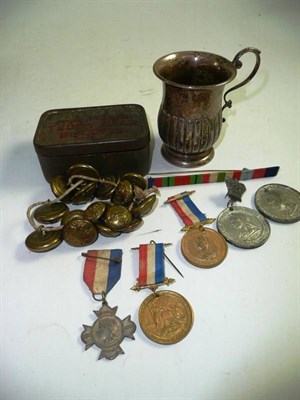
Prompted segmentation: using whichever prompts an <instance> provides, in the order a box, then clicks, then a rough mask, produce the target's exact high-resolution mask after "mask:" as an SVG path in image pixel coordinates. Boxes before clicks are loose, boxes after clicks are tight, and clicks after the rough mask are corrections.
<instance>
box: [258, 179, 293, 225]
mask: <svg viewBox="0 0 300 400" xmlns="http://www.w3.org/2000/svg"><path fill="white" fill-rule="evenodd" d="M254 203H255V207H256V208H257V210H258V211H259V212H260V213H261V214H263V215H264V216H265V217H266V218H268V219H270V220H271V221H274V222H279V223H282V224H291V223H294V222H297V221H300V193H299V192H298V191H297V190H295V189H293V188H291V187H289V186H286V185H281V184H276V183H273V184H269V185H264V186H262V187H261V188H259V189H258V190H257V192H256V193H255V197H254Z"/></svg>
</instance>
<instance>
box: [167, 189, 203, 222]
mask: <svg viewBox="0 0 300 400" xmlns="http://www.w3.org/2000/svg"><path fill="white" fill-rule="evenodd" d="M185 193H188V192H182V193H180V195H183V196H184V194H185ZM174 197H176V196H171V197H168V202H169V203H170V205H171V206H172V207H173V208H174V210H175V211H176V213H177V214H178V216H179V217H180V218H181V219H182V221H183V222H184V224H185V225H193V224H196V223H197V222H200V221H204V220H205V219H206V215H205V214H203V213H202V212H201V211H200V210H199V208H198V207H197V206H196V205H195V203H194V202H193V201H192V200H191V198H190V196H189V195H188V194H187V195H186V196H184V197H183V198H181V199H179V200H176V199H174V200H172V199H173V198H174Z"/></svg>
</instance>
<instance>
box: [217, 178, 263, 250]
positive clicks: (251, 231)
mask: <svg viewBox="0 0 300 400" xmlns="http://www.w3.org/2000/svg"><path fill="white" fill-rule="evenodd" d="M226 185H227V189H228V192H227V194H226V197H229V199H230V200H229V202H228V205H227V208H226V209H225V210H223V211H222V212H221V213H220V214H219V216H218V218H217V229H218V231H219V232H220V233H221V234H222V235H223V236H224V238H225V239H226V240H227V241H228V242H229V243H231V244H233V245H234V246H237V247H241V248H244V249H253V248H256V247H259V246H262V245H263V244H264V243H265V242H266V241H267V240H268V238H269V236H270V225H269V223H268V221H267V220H266V219H265V218H264V217H263V216H262V215H261V214H260V213H259V212H257V211H255V210H253V209H251V208H247V207H241V206H234V205H233V203H234V202H235V201H242V195H243V193H244V192H245V190H246V187H245V185H244V184H242V183H240V182H239V181H237V180H233V179H231V178H228V179H227V180H226Z"/></svg>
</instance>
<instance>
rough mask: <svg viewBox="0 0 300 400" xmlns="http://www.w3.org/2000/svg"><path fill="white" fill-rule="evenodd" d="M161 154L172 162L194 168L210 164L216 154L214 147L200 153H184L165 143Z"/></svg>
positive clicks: (178, 165)
mask: <svg viewBox="0 0 300 400" xmlns="http://www.w3.org/2000/svg"><path fill="white" fill-rule="evenodd" d="M161 154H162V156H163V157H164V159H165V160H166V161H168V162H169V163H170V164H173V165H176V166H177V167H182V168H194V167H199V166H201V165H205V164H208V163H209V162H210V161H211V160H212V159H213V158H214V155H215V151H214V148H213V147H212V148H211V149H209V150H207V151H204V152H203V153H198V154H184V153H179V152H178V151H174V150H172V149H170V148H169V147H167V146H166V145H165V144H163V145H162V146H161Z"/></svg>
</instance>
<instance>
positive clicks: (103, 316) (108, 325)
mask: <svg viewBox="0 0 300 400" xmlns="http://www.w3.org/2000/svg"><path fill="white" fill-rule="evenodd" d="M117 309H118V307H113V308H111V307H109V305H108V304H107V303H106V301H105V300H104V301H103V305H102V307H101V308H100V310H99V311H94V313H95V314H96V315H97V317H98V319H97V320H96V321H95V322H94V324H93V325H92V326H88V325H83V327H84V331H83V332H82V334H81V340H82V341H83V342H84V343H85V350H88V349H89V348H90V347H91V346H93V345H96V346H97V347H98V348H99V349H101V353H100V355H99V360H100V359H101V358H106V359H107V360H113V359H115V358H116V357H117V356H118V355H119V354H124V351H123V350H122V348H121V347H120V344H121V343H122V341H123V339H124V338H125V337H128V338H130V339H132V340H134V336H133V334H134V332H135V330H136V325H135V323H134V322H133V321H131V316H130V315H128V316H127V317H126V318H124V319H123V320H121V319H120V318H119V317H117V316H116V312H117Z"/></svg>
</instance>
